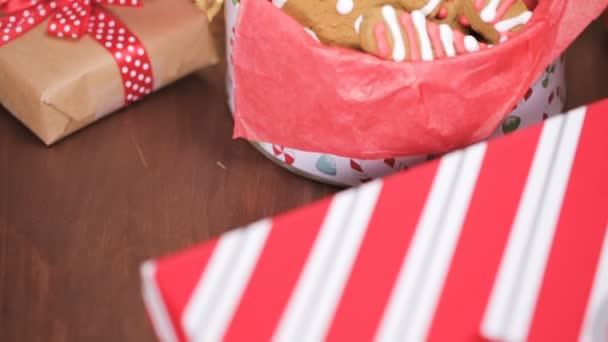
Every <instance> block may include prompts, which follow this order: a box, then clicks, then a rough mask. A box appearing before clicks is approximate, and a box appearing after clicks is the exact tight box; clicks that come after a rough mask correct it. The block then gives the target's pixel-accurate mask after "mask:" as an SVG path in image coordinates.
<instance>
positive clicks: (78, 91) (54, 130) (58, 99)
mask: <svg viewBox="0 0 608 342" xmlns="http://www.w3.org/2000/svg"><path fill="white" fill-rule="evenodd" d="M104 9H105V10H107V11H109V12H111V13H112V14H113V15H114V16H116V17H117V18H118V19H119V20H120V21H121V22H123V23H124V24H125V25H126V26H127V27H128V28H129V30H130V31H131V32H133V33H134V34H135V35H136V36H137V37H138V38H139V39H140V40H141V41H142V42H143V44H144V46H145V48H146V50H147V52H148V55H149V56H150V59H151V61H152V71H153V73H154V90H157V89H159V88H161V87H163V86H165V85H167V84H169V83H171V82H173V81H175V80H177V79H179V78H180V77H183V76H185V75H187V74H190V73H192V72H194V71H196V70H198V69H200V68H202V67H205V66H207V65H210V64H215V63H216V62H217V61H218V57H217V53H216V50H215V48H214V45H213V39H212V36H211V33H210V31H209V23H208V19H207V16H206V14H205V13H204V12H203V11H201V10H200V9H197V7H196V6H195V5H194V4H193V3H192V2H191V1H188V0H148V1H145V2H144V6H143V7H140V8H129V7H119V6H105V7H104ZM47 22H48V19H47V21H45V22H42V23H41V24H40V25H38V26H37V27H36V28H34V29H33V30H32V31H30V32H28V33H26V34H24V35H23V36H21V37H19V38H17V39H16V40H14V41H13V42H11V43H9V44H7V45H5V46H3V47H2V48H0V104H2V105H3V106H4V107H6V109H8V110H9V111H10V112H11V113H13V115H14V116H15V117H17V119H19V120H20V121H21V122H23V124H25V125H26V126H27V127H29V128H30V129H31V130H32V131H33V132H34V133H35V134H36V135H37V136H38V137H40V139H42V141H44V142H45V143H46V144H47V145H50V144H53V143H54V142H56V141H58V140H60V139H62V138H63V137H65V136H67V135H69V134H70V133H73V132H75V131H77V130H79V129H81V128H82V127H84V126H87V125H89V124H91V123H93V122H94V121H96V120H98V119H100V118H101V117H103V116H105V115H108V114H110V113H112V112H114V111H116V110H118V109H120V108H121V107H124V105H125V95H124V89H123V85H122V80H121V76H120V73H119V69H118V66H117V64H116V61H115V60H114V58H113V56H112V55H111V54H110V53H109V52H108V51H107V50H106V49H105V48H104V47H102V46H101V45H100V44H99V43H98V42H96V41H95V40H93V39H92V38H91V37H90V36H88V35H86V36H84V37H83V38H82V39H80V40H77V41H73V40H70V39H56V38H53V37H51V36H48V35H47V34H46V27H47ZM144 99H145V98H144Z"/></svg>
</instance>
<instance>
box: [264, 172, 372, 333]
mask: <svg viewBox="0 0 608 342" xmlns="http://www.w3.org/2000/svg"><path fill="white" fill-rule="evenodd" d="M381 189H382V182H380V181H376V182H373V183H370V184H367V185H365V186H363V187H361V188H360V189H359V190H358V191H357V193H349V194H348V196H349V197H350V198H349V199H348V201H344V199H340V200H341V201H340V202H338V203H337V205H336V207H335V210H333V211H330V214H329V215H328V217H327V219H326V222H325V223H324V225H323V227H322V229H323V230H322V232H321V235H320V237H319V240H318V241H317V242H316V243H315V246H314V247H313V251H312V254H311V257H310V258H309V260H308V263H307V265H306V267H305V269H304V271H303V273H302V277H301V279H300V281H299V283H298V285H297V288H296V290H295V293H294V295H293V297H292V299H291V301H290V303H289V304H288V308H287V311H286V314H285V315H284V316H283V321H282V322H281V323H280V324H279V328H278V330H277V332H276V334H275V336H274V338H273V340H274V341H321V340H323V338H324V337H325V335H326V333H327V330H328V328H329V326H330V323H331V321H332V318H333V315H334V313H335V310H336V306H337V304H338V302H339V299H340V297H341V294H342V291H343V290H344V287H345V285H346V281H347V280H348V277H349V275H350V272H351V270H352V267H353V264H354V261H355V260H356V257H357V254H358V251H359V247H360V245H361V242H362V240H363V237H364V236H365V232H366V231H367V227H368V223H369V220H370V218H371V216H372V214H373V211H374V208H375V206H376V202H377V199H378V196H379V195H380V192H381ZM353 198H354V202H352V199H353ZM334 201H335V200H334ZM342 201H343V202H342ZM347 202H348V203H347ZM353 204H354V205H353ZM332 207H333V206H332ZM334 212H335V214H336V215H334ZM332 216H333V217H332Z"/></svg>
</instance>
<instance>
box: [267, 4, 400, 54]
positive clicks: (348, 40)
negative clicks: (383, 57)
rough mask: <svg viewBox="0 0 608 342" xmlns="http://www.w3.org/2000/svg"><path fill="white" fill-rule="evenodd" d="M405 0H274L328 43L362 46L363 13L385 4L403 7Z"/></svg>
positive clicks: (342, 45) (358, 47)
mask: <svg viewBox="0 0 608 342" xmlns="http://www.w3.org/2000/svg"><path fill="white" fill-rule="evenodd" d="M400 1H403V0H272V3H273V4H274V5H275V6H276V7H278V8H281V9H283V10H284V11H285V12H286V13H287V14H288V15H290V16H291V17H293V18H294V19H296V20H297V21H298V22H299V23H300V24H302V26H304V27H305V28H307V29H309V30H311V31H313V32H314V33H315V35H316V37H318V39H319V40H320V41H321V42H322V43H323V44H326V45H333V46H341V47H347V48H351V49H360V45H359V35H358V29H359V25H360V23H361V20H362V18H363V14H364V13H366V12H367V11H369V10H370V9H372V8H374V7H378V6H382V5H385V4H390V5H393V6H396V7H398V8H401V6H400V5H399V3H400Z"/></svg>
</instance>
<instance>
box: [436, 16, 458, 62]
mask: <svg viewBox="0 0 608 342" xmlns="http://www.w3.org/2000/svg"><path fill="white" fill-rule="evenodd" d="M439 35H440V36H441V43H442V44H443V50H445V54H446V55H447V56H448V57H454V56H456V50H455V49H454V31H452V28H451V27H450V26H449V25H448V24H441V25H439Z"/></svg>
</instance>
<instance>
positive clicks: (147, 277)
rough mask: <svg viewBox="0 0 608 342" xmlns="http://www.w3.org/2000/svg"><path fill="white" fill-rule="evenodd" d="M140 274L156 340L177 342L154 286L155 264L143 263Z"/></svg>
mask: <svg viewBox="0 0 608 342" xmlns="http://www.w3.org/2000/svg"><path fill="white" fill-rule="evenodd" d="M140 273H141V279H142V292H143V296H144V304H145V305H146V309H147V310H148V313H149V314H150V319H151V320H152V325H153V326H154V330H155V331H156V334H157V335H158V339H159V340H161V341H163V342H174V341H175V342H177V336H176V334H175V331H174V327H173V324H172V323H171V319H170V318H169V313H168V312H167V307H166V306H165V301H164V299H163V297H162V294H161V292H160V289H159V288H158V285H157V284H156V264H155V263H154V262H153V261H148V262H146V263H144V264H143V265H142V267H141V270H140Z"/></svg>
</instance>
